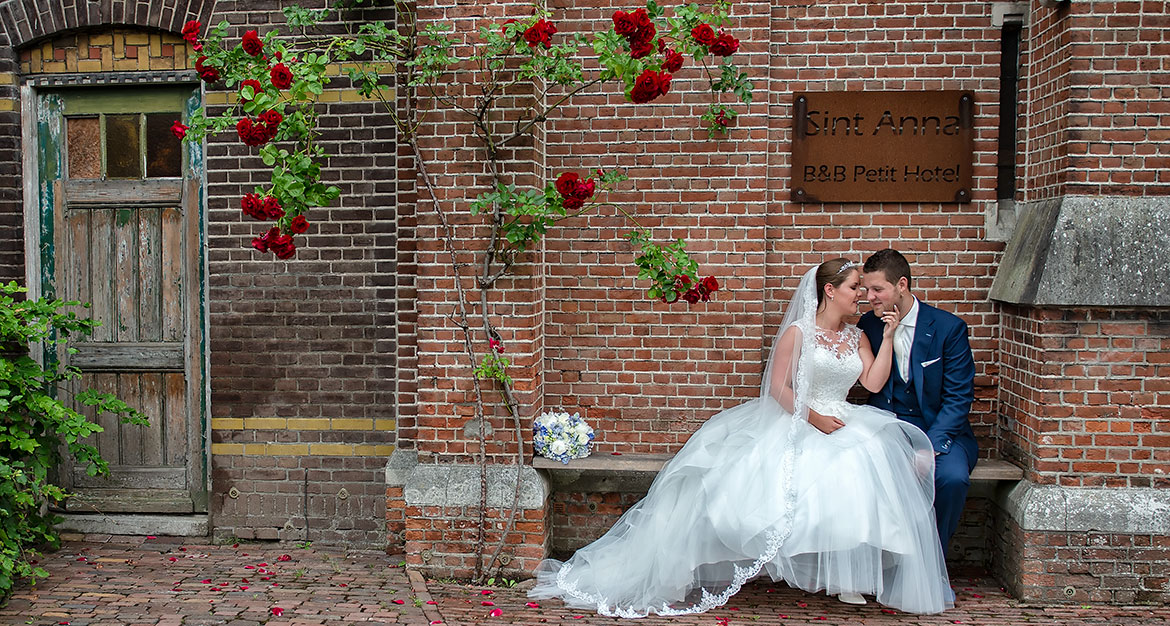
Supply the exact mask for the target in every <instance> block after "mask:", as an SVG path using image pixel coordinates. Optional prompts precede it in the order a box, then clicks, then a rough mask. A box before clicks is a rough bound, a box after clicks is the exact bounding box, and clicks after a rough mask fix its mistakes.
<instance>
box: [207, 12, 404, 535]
mask: <svg viewBox="0 0 1170 626" xmlns="http://www.w3.org/2000/svg"><path fill="white" fill-rule="evenodd" d="M317 4H320V5H321V6H324V5H325V3H324V2H320V3H317ZM347 19H350V20H355V21H372V20H378V19H382V20H392V19H393V13H392V11H391V10H390V9H376V10H358V11H351V12H349V13H348V14H347ZM220 20H227V21H229V22H230V23H231V24H233V29H232V31H231V33H230V35H229V37H231V36H239V35H241V34H242V33H243V31H244V30H246V29H253V28H259V29H260V31H261V33H264V32H266V31H267V30H268V29H270V28H273V27H279V25H281V24H282V23H283V21H284V18H283V16H282V15H281V14H280V11H279V8H278V7H276V6H274V5H270V6H269V7H268V8H266V9H264V10H260V11H258V10H257V7H256V5H255V4H254V3H250V2H228V1H223V0H221V1H219V2H216V3H215V9H214V13H213V14H212V16H211V18H210V22H211V23H218V22H219V21H220ZM336 28H338V26H337V25H331V26H327V27H326V30H329V29H336ZM223 93H224V88H223V86H222V84H220V85H217V86H214V87H209V89H208V98H209V100H211V101H215V102H223V99H222V98H223ZM217 97H218V98H219V99H218V100H216V98H217ZM322 102H323V104H321V105H319V110H320V112H321V113H322V116H321V126H322V134H321V137H320V142H321V145H322V146H323V147H324V148H325V150H326V152H327V153H329V154H332V155H334V156H332V157H330V159H329V161H328V163H327V165H326V167H325V168H324V170H323V171H324V174H323V177H324V179H325V180H326V182H328V183H332V184H336V185H338V186H339V187H340V188H341V198H340V199H339V200H338V201H337V202H335V203H334V206H331V207H328V208H325V209H320V210H317V211H315V212H314V213H311V214H309V215H308V218H309V220H310V222H312V223H313V227H312V229H311V230H310V231H309V233H308V235H307V236H305V237H298V238H297V239H298V244H299V245H300V246H301V247H300V248H299V249H298V251H297V254H296V257H295V258H294V259H292V260H290V261H287V262H284V261H279V260H276V259H275V258H274V257H273V256H272V255H271V254H262V253H259V252H256V251H254V250H252V249H251V247H250V246H249V241H250V240H251V238H252V237H254V236H257V235H259V234H261V231H262V228H263V225H262V224H259V223H257V222H255V221H252V220H250V219H248V218H246V217H245V216H244V215H243V214H242V213H241V211H240V208H239V206H240V205H239V199H240V196H241V195H243V194H244V193H246V192H249V191H252V188H253V187H254V186H256V185H265V186H266V185H267V183H268V170H267V169H266V168H264V166H263V164H262V163H261V162H260V160H259V159H258V158H256V157H255V150H254V149H251V148H248V147H246V146H244V145H243V144H241V143H240V142H239V141H238V139H237V138H236V137H235V136H234V134H232V133H227V134H224V135H223V136H220V137H215V138H212V139H210V140H209V141H208V144H207V149H206V154H207V162H206V163H207V171H208V174H207V209H208V234H207V245H208V259H209V287H210V288H209V292H208V306H209V309H210V320H209V326H210V341H209V343H210V352H211V357H210V358H211V376H210V380H211V418H212V440H211V446H212V464H211V469H212V489H213V495H212V501H211V512H212V518H213V525H214V527H215V533H216V535H217V536H219V537H227V536H231V535H235V536H238V537H242V538H246V537H258V538H277V537H281V538H288V539H302V538H307V539H309V540H314V541H325V542H333V543H338V542H346V543H356V544H365V545H374V544H382V543H384V542H385V535H386V532H385V518H386V511H385V507H386V490H385V481H384V472H383V468H384V466H385V462H386V457H387V456H388V455H389V454H390V452H391V451H392V450H393V449H394V444H395V443H396V442H397V436H396V424H395V421H394V418H395V391H396V389H395V379H396V376H397V356H398V354H397V351H398V346H397V343H396V319H395V314H396V308H397V305H398V301H397V293H396V284H395V282H396V280H397V276H396V275H397V272H396V267H395V264H396V262H397V260H398V259H397V256H396V254H397V252H396V238H397V233H396V228H395V224H396V218H397V211H398V208H397V206H396V196H395V194H396V191H397V189H396V185H397V182H396V175H395V171H396V170H395V167H396V165H397V149H398V148H397V145H396V133H395V129H394V125H393V123H392V120H391V117H390V116H389V115H388V114H387V113H386V112H385V111H384V110H383V109H382V108H381V107H380V105H379V104H377V103H374V102H370V101H362V100H361V99H360V98H359V97H358V96H357V94H356V93H355V92H354V91H353V90H352V89H350V88H349V85H348V79H346V78H344V77H342V78H338V79H335V80H334V82H333V83H332V86H331V89H330V90H328V91H327V92H326V94H325V96H324V97H323V98H322ZM221 110H222V107H218V106H212V107H210V113H212V114H216V113H218V112H219V111H221ZM232 487H235V488H236V489H237V490H238V492H239V495H238V497H235V498H233V497H231V495H230V492H229V491H230V489H231V488H232ZM342 490H344V492H343V491H342Z"/></svg>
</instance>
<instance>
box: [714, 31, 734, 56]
mask: <svg viewBox="0 0 1170 626" xmlns="http://www.w3.org/2000/svg"><path fill="white" fill-rule="evenodd" d="M710 49H711V54H714V55H715V56H720V57H729V56H731V55H733V54H735V51H736V50H739V40H738V39H736V38H735V37H732V36H731V35H728V34H727V33H723V32H721V33H719V37H718V38H717V39H715V41H714V42H713V43H712V44H711V48H710Z"/></svg>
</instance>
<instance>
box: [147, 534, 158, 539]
mask: <svg viewBox="0 0 1170 626" xmlns="http://www.w3.org/2000/svg"><path fill="white" fill-rule="evenodd" d="M146 538H147V539H158V537H155V536H154V535H147V536H146Z"/></svg>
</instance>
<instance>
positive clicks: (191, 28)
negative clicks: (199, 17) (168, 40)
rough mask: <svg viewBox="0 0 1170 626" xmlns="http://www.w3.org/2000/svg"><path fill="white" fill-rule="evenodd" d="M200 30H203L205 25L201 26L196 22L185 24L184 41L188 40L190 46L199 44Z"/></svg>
mask: <svg viewBox="0 0 1170 626" xmlns="http://www.w3.org/2000/svg"><path fill="white" fill-rule="evenodd" d="M200 28H203V24H200V23H199V22H198V21H196V20H191V21H189V22H187V23H186V24H183V39H186V40H187V43H190V44H195V43H197V42H198V41H199V29H200Z"/></svg>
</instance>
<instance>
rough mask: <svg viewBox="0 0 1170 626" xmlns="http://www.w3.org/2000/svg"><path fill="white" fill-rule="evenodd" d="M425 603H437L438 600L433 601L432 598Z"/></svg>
mask: <svg viewBox="0 0 1170 626" xmlns="http://www.w3.org/2000/svg"><path fill="white" fill-rule="evenodd" d="M427 604H438V602H435V601H434V600H427Z"/></svg>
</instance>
